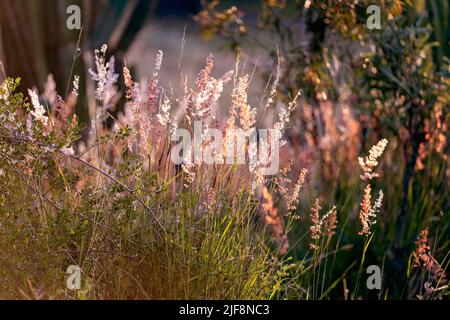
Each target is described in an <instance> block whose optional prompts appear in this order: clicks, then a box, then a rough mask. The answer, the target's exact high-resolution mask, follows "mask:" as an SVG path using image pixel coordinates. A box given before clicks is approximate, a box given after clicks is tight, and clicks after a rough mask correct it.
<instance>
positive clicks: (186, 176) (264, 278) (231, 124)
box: [0, 46, 446, 299]
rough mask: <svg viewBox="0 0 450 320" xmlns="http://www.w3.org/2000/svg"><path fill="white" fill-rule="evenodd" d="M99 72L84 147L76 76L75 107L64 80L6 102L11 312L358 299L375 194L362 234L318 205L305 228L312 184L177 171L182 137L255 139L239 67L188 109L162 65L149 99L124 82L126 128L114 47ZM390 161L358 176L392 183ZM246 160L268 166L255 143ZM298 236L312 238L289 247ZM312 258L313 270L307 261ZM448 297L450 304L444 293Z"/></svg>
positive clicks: (3, 89) (2, 202) (246, 169)
mask: <svg viewBox="0 0 450 320" xmlns="http://www.w3.org/2000/svg"><path fill="white" fill-rule="evenodd" d="M95 56H96V58H95V59H96V61H95V65H96V70H91V72H90V73H91V75H92V78H93V81H94V83H95V89H94V90H92V92H93V93H95V94H94V96H95V97H91V99H93V100H94V103H93V105H95V110H93V111H94V112H93V115H94V116H93V119H92V122H91V123H90V125H89V127H88V128H85V129H86V130H85V131H88V132H89V134H88V135H87V137H86V138H85V139H81V138H80V130H81V129H82V128H81V125H80V123H79V121H78V119H77V117H76V115H74V112H73V110H74V108H75V105H76V104H77V97H78V89H79V86H80V83H79V78H78V77H77V76H75V77H74V79H73V90H72V92H71V93H70V94H69V95H68V96H67V97H66V98H65V99H63V98H62V97H60V96H58V94H57V93H56V92H55V90H54V88H55V86H54V85H52V83H51V81H52V79H51V77H49V82H50V83H48V84H47V86H46V88H47V89H46V90H45V93H44V94H43V95H42V96H41V97H39V95H38V93H37V92H35V91H34V90H29V91H28V95H29V98H30V101H29V100H28V98H26V97H25V96H24V95H23V94H22V93H16V92H15V90H16V88H17V86H18V84H19V80H13V79H10V78H7V79H6V80H5V81H4V82H3V83H2V84H1V86H0V120H1V123H0V176H1V179H0V190H1V192H0V250H1V252H2V254H1V256H0V279H1V280H2V281H0V297H2V298H27V299H43V298H49V299H54V298H63V299H274V298H279V299H285V298H297V299H325V298H328V297H329V296H330V293H331V292H332V291H333V290H336V288H338V286H340V284H341V282H342V283H343V286H344V298H346V299H347V298H349V297H350V298H355V299H357V298H360V296H359V289H360V286H361V284H360V283H361V275H362V271H363V266H364V264H365V259H366V253H367V251H368V248H369V246H370V244H371V241H372V239H373V237H374V235H375V231H376V230H372V227H373V225H374V223H375V221H376V219H375V218H376V216H377V214H378V211H379V209H380V208H381V206H382V197H383V193H382V192H380V196H379V197H378V200H377V201H375V202H374V203H373V204H372V202H371V191H372V185H371V184H367V185H366V187H365V191H364V195H363V201H362V203H361V210H360V214H359V221H360V222H361V226H360V225H358V224H357V222H356V219H353V220H352V219H351V217H350V214H348V215H347V217H346V218H345V219H343V218H344V216H343V214H342V213H341V212H342V211H344V210H347V209H348V207H349V204H348V203H347V204H346V205H343V206H342V207H340V206H338V205H336V206H335V205H333V204H330V205H329V206H326V205H325V204H323V201H321V200H319V199H317V200H316V201H315V203H314V204H313V205H312V206H311V207H312V209H311V214H310V215H309V216H308V217H306V216H307V215H302V214H299V213H298V212H297V207H298V205H299V203H300V204H301V202H302V201H301V200H304V199H305V198H306V197H302V198H300V194H302V195H304V194H305V193H306V192H304V191H305V190H304V189H305V186H306V184H307V179H308V177H307V175H308V170H306V169H303V170H301V171H300V173H299V174H298V175H297V176H296V177H295V178H294V179H292V178H291V176H292V173H293V172H292V171H293V170H292V169H291V166H292V163H293V161H292V160H290V161H289V162H288V164H287V165H286V166H285V167H284V168H282V170H281V171H280V172H279V174H278V175H277V176H275V177H272V178H268V177H267V176H265V175H264V167H263V165H262V164H261V163H254V164H251V165H241V164H220V165H219V164H213V165H206V164H196V163H195V162H193V161H192V160H191V159H189V158H188V157H186V158H185V159H184V161H183V163H182V164H180V165H175V164H174V163H173V162H172V161H171V152H172V150H173V149H174V143H173V142H172V141H171V139H170V138H171V136H172V134H173V132H174V131H175V130H176V129H177V128H186V130H188V131H192V124H193V123H194V121H196V120H201V121H202V123H203V125H204V129H208V128H216V129H220V130H222V132H225V133H228V132H229V131H232V132H242V133H243V134H244V135H248V134H249V133H248V132H249V130H250V128H252V127H253V126H255V125H256V122H257V121H256V111H257V109H258V108H257V107H254V106H251V105H250V104H249V102H248V99H247V89H248V86H249V76H248V75H241V74H239V73H238V72H237V70H239V67H238V65H237V66H236V71H235V72H234V74H233V73H227V74H225V75H224V76H222V77H220V78H215V77H214V76H213V68H214V60H213V57H212V56H209V57H208V58H207V62H206V65H205V67H204V69H203V70H201V72H200V73H199V75H198V77H197V79H196V81H195V84H194V85H193V86H189V85H188V83H187V81H184V82H183V83H182V87H183V89H184V95H183V96H182V97H175V96H173V93H172V91H170V90H166V89H164V88H163V87H162V86H161V84H160V83H159V79H158V74H159V72H160V70H161V65H162V59H163V55H162V52H159V53H158V55H157V58H156V63H155V67H154V72H153V76H152V77H150V79H149V80H148V82H147V84H146V85H143V84H139V83H135V82H134V81H133V78H132V74H131V72H130V71H129V69H128V68H127V67H125V68H124V70H123V76H124V80H125V81H124V82H125V87H126V92H125V98H126V104H125V106H124V107H123V109H120V111H119V112H115V111H116V108H117V107H118V101H119V100H120V96H121V93H120V92H119V90H118V79H119V75H118V74H116V71H115V69H114V58H113V57H111V58H109V59H107V58H106V57H107V47H106V46H103V47H102V48H101V49H100V50H97V51H96V54H95ZM107 61H108V62H107ZM238 64H239V62H238ZM278 73H279V70H278V72H277V74H278ZM274 79H275V80H274V82H273V83H272V85H271V89H270V91H269V92H268V93H267V95H266V96H265V99H263V100H264V101H262V105H261V106H260V107H261V108H264V109H267V108H269V107H271V106H272V104H273V102H274V100H275V95H276V90H277V88H278V81H279V75H276V76H275V77H274ZM231 80H233V89H232V97H231V108H230V113H229V116H228V118H227V119H224V120H221V118H220V115H219V112H218V99H219V97H220V95H221V94H222V93H223V88H224V84H225V83H227V82H230V81H231ZM52 88H53V89H52ZM297 98H298V95H297V96H295V98H294V99H292V101H290V102H289V103H287V104H286V105H281V104H279V105H278V107H279V108H280V110H281V112H280V115H279V119H278V120H277V121H274V125H273V128H276V129H284V128H286V127H287V124H288V122H289V120H290V113H291V112H292V111H293V109H294V108H295V105H296V101H297ZM228 142H229V141H227V140H225V142H224V144H223V149H226V148H228V147H229V144H228ZM209 143H211V141H207V142H205V143H203V144H202V145H201V146H200V148H201V149H202V150H204V149H205V148H207V147H208V144H209ZM284 143H286V144H288V141H284ZM386 145H387V141H386V140H381V141H380V143H379V144H377V145H376V146H374V147H373V148H372V149H371V151H370V152H369V157H367V158H364V159H363V158H361V159H360V160H359V162H360V165H361V167H362V169H363V175H362V176H361V179H362V180H363V181H364V180H372V179H373V178H377V177H378V176H379V175H378V174H377V173H376V172H374V170H375V167H376V166H377V165H378V161H379V158H380V157H381V155H382V153H383V151H384V149H385V147H386ZM245 149H246V150H245V151H247V152H248V153H249V155H252V153H253V155H254V154H255V153H256V152H257V149H256V148H254V146H252V145H250V144H249V143H248V144H245ZM354 193H355V194H356V195H358V194H359V193H360V191H359V192H358V191H355V192H354ZM349 197H350V198H349V199H351V200H353V199H352V197H353V194H350V195H349ZM304 202H305V203H307V201H304ZM349 202H350V200H349ZM355 203H356V205H357V202H355ZM322 210H324V212H326V213H325V214H324V213H323V212H322ZM325 210H327V211H325ZM348 211H349V212H351V211H352V210H351V208H350V209H349V210H348ZM354 221H355V222H356V223H354V225H355V227H351V228H349V225H350V224H353V222H354ZM339 222H340V223H339ZM338 223H339V224H338ZM298 225H301V227H303V228H304V232H303V233H302V236H300V237H298V238H293V237H292V236H291V238H290V239H289V237H288V235H289V232H290V231H291V230H292V229H293V228H294V227H295V228H297V227H298ZM359 227H361V228H360V230H361V231H360V232H359V235H362V236H364V244H363V246H362V249H363V250H362V252H361V254H360V256H359V258H358V259H357V260H354V261H353V262H351V263H350V264H348V265H346V266H345V269H344V271H343V272H342V273H340V274H338V275H337V276H336V271H335V270H336V269H337V265H338V264H339V263H340V257H341V255H342V254H344V253H345V252H348V251H350V250H351V249H352V248H353V246H352V245H350V244H347V245H342V242H341V241H344V240H348V239H346V238H345V236H344V230H345V229H350V230H351V232H353V235H355V236H356V235H357V231H353V230H356V229H357V228H359ZM297 234H298V233H297ZM369 235H370V237H369ZM302 245H305V246H306V248H305V250H304V251H302V252H304V253H305V254H304V256H303V257H298V256H296V255H294V254H293V252H294V250H293V249H295V251H296V252H299V251H300V250H298V247H300V248H301V247H302ZM422 247H423V248H425V246H423V245H422ZM425 249H426V250H428V247H426V248H425ZM422 251H423V250H422ZM427 254H428V252H427ZM416 256H417V255H416ZM418 256H419V257H422V260H423V259H424V258H426V257H431V255H429V256H428V255H427V256H425V255H418ZM292 258H298V259H297V260H294V259H292ZM430 259H431V258H430ZM433 259H434V258H433ZM344 261H345V260H344ZM70 265H77V266H79V267H80V268H81V270H82V288H81V289H80V290H78V291H70V290H69V289H67V287H66V281H65V277H66V274H65V271H66V269H67V267H68V266H70ZM358 265H359V268H357V266H358ZM438 265H439V264H438ZM427 266H428V265H425V269H426V268H427ZM439 266H440V265H439ZM422 267H423V266H422ZM444 273H445V270H443V269H442V273H441V274H444ZM347 279H349V280H348V284H347ZM440 284H441V283H440ZM352 285H354V287H353V286H352ZM348 288H351V291H350V289H348ZM441 288H442V289H441ZM429 289H430V288H429ZM431 289H433V290H437V288H434V287H433V288H431ZM431 289H430V290H431ZM439 290H440V293H439V296H443V295H444V294H446V291H445V290H446V289H445V285H444V286H440V287H439ZM380 294H381V292H380Z"/></svg>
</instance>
